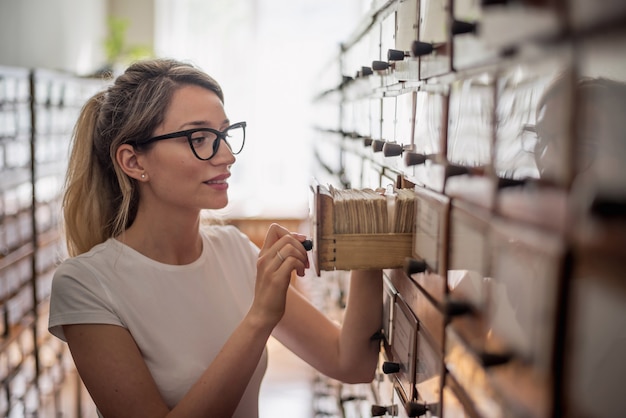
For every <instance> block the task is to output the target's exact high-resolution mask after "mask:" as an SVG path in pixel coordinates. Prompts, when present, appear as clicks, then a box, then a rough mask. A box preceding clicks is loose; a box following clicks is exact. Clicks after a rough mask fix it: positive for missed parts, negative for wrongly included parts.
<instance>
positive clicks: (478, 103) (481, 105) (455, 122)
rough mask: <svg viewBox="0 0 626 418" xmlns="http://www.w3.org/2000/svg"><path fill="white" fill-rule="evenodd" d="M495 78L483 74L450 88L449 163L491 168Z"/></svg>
mask: <svg viewBox="0 0 626 418" xmlns="http://www.w3.org/2000/svg"><path fill="white" fill-rule="evenodd" d="M493 80H494V77H493V75H492V74H489V73H483V74H481V75H479V76H476V77H474V78H468V79H462V80H457V81H455V82H453V83H452V85H451V86H450V106H449V111H448V135H447V159H448V161H450V162H451V163H453V164H456V165H460V166H464V167H484V166H488V165H489V164H491V144H492V142H493V138H492V136H493V134H492V131H493V128H492V123H493V112H494V82H493Z"/></svg>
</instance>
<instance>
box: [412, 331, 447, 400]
mask: <svg viewBox="0 0 626 418" xmlns="http://www.w3.org/2000/svg"><path fill="white" fill-rule="evenodd" d="M420 325H421V323H420ZM443 376H444V367H443V351H442V347H441V345H440V344H436V345H435V344H433V342H432V341H431V337H430V336H428V335H426V334H425V333H424V332H423V329H421V328H420V329H419V330H418V331H417V370H416V374H415V389H416V393H417V401H418V402H420V403H425V404H427V405H430V409H431V412H435V411H438V410H439V406H440V405H441V384H442V380H443Z"/></svg>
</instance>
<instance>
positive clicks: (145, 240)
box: [117, 210, 202, 265]
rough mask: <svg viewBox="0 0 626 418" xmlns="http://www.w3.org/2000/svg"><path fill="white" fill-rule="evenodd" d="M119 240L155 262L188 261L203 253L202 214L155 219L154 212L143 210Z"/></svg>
mask: <svg viewBox="0 0 626 418" xmlns="http://www.w3.org/2000/svg"><path fill="white" fill-rule="evenodd" d="M117 239H118V240H119V241H121V242H123V243H124V244H126V245H128V246H129V247H131V248H133V249H134V250H136V251H138V252H140V253H141V254H143V255H145V256H146V257H149V258H151V259H153V260H155V261H158V262H161V263H165V264H173V265H184V264H189V263H191V262H193V261H195V260H197V259H198V257H200V254H201V253H202V237H201V236H200V213H199V212H198V213H197V214H196V216H179V217H176V216H170V217H168V218H167V219H156V217H155V216H154V214H152V213H150V212H145V211H141V210H140V211H138V213H137V217H136V218H135V220H134V222H133V224H132V225H131V226H130V227H129V228H128V229H127V230H126V231H124V233H123V234H121V235H120V236H119V237H117Z"/></svg>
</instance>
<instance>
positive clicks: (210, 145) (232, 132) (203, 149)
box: [191, 126, 245, 160]
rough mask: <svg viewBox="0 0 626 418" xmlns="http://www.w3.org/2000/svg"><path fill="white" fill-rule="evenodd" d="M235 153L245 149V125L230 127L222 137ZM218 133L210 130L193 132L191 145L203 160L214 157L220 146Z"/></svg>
mask: <svg viewBox="0 0 626 418" xmlns="http://www.w3.org/2000/svg"><path fill="white" fill-rule="evenodd" d="M222 139H224V141H225V142H226V144H227V145H228V147H229V148H230V151H231V152H232V153H233V154H239V153H240V152H241V150H242V149H243V144H244V139H245V131H244V128H243V126H233V127H232V128H229V129H228V130H227V131H226V132H225V133H224V137H223V138H222ZM220 142H221V141H219V140H218V135H217V134H215V133H213V132H209V131H199V132H194V133H193V134H191V146H192V147H193V150H194V152H195V153H196V154H197V155H198V157H200V158H201V159H203V160H208V159H209V158H211V157H213V156H214V155H215V154H216V153H217V151H218V149H219V147H220Z"/></svg>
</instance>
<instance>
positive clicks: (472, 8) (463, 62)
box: [452, 0, 498, 70]
mask: <svg viewBox="0 0 626 418" xmlns="http://www.w3.org/2000/svg"><path fill="white" fill-rule="evenodd" d="M453 2H454V7H453V11H454V20H455V21H459V22H463V23H466V24H468V25H475V26H474V28H473V30H472V29H471V28H470V27H468V28H467V29H466V30H468V32H464V33H457V34H454V33H453V35H452V36H453V37H452V54H453V56H452V67H453V68H454V69H455V70H460V69H466V68H470V67H474V66H478V65H481V64H482V65H485V64H488V63H491V62H494V61H495V59H496V58H498V50H497V49H496V48H493V47H490V45H489V44H488V40H487V39H485V38H484V37H482V36H481V33H480V30H478V28H477V26H476V25H480V20H481V15H482V8H481V5H480V3H478V2H476V1H473V0H453Z"/></svg>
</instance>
